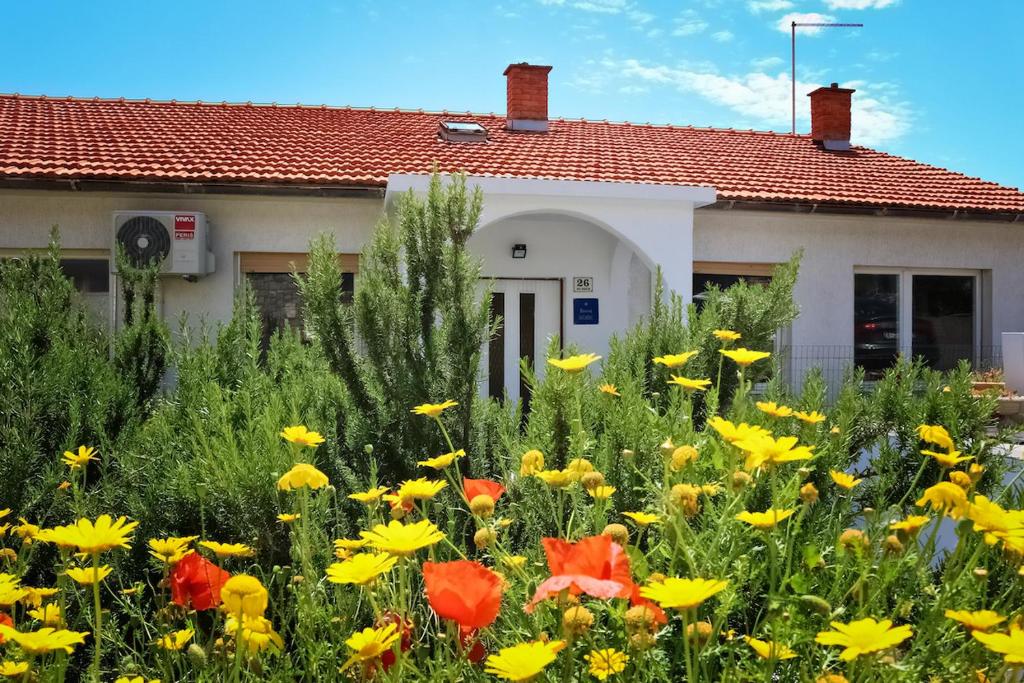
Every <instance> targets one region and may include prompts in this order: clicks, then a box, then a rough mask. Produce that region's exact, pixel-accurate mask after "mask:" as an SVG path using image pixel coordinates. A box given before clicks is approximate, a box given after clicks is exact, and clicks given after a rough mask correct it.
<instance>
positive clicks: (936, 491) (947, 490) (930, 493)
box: [914, 481, 967, 519]
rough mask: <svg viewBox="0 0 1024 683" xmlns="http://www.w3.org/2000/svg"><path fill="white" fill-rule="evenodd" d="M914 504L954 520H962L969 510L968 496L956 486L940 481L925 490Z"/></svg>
mask: <svg viewBox="0 0 1024 683" xmlns="http://www.w3.org/2000/svg"><path fill="white" fill-rule="evenodd" d="M914 504H915V505H917V506H918V507H925V506H930V507H931V508H932V509H933V510H935V511H937V512H941V513H943V514H945V515H947V516H949V517H951V518H952V519H960V517H962V516H963V513H964V512H966V510H967V494H966V493H964V490H963V489H962V488H960V487H959V486H957V485H956V484H953V483H951V482H948V481H940V482H939V483H938V484H935V485H934V486H931V487H929V488H927V489H925V490H924V493H923V494H922V495H921V497H920V498H919V499H918V500H917V501H916V502H915V503H914Z"/></svg>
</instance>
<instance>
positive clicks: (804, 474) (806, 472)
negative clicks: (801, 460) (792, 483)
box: [796, 467, 814, 479]
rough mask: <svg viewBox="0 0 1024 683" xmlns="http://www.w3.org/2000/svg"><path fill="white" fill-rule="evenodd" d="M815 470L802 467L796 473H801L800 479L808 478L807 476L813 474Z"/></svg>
mask: <svg viewBox="0 0 1024 683" xmlns="http://www.w3.org/2000/svg"><path fill="white" fill-rule="evenodd" d="M813 471H814V470H812V469H811V468H809V467H801V468H800V469H798V470H797V471H796V473H797V474H799V475H800V479H806V478H807V477H809V476H811V472H813Z"/></svg>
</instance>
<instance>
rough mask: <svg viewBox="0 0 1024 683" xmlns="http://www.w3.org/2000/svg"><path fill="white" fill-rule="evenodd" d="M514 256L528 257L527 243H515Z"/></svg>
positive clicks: (513, 247) (513, 246)
mask: <svg viewBox="0 0 1024 683" xmlns="http://www.w3.org/2000/svg"><path fill="white" fill-rule="evenodd" d="M512 258H526V245H525V244H513V245H512Z"/></svg>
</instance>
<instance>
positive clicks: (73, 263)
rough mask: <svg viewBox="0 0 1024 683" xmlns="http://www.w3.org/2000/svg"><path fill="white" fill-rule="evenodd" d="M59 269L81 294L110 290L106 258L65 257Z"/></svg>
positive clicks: (103, 292) (100, 292)
mask: <svg viewBox="0 0 1024 683" xmlns="http://www.w3.org/2000/svg"><path fill="white" fill-rule="evenodd" d="M60 269H61V270H62V271H64V275H65V276H66V277H69V278H71V280H72V282H74V283H75V289H77V290H78V291H79V292H82V293H83V294H106V293H108V292H109V291H110V266H109V261H107V259H85V258H81V259H79V258H66V259H61V260H60Z"/></svg>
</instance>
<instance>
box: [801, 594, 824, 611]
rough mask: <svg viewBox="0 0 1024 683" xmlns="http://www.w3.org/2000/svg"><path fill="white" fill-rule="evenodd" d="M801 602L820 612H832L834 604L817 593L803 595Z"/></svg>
mask: <svg viewBox="0 0 1024 683" xmlns="http://www.w3.org/2000/svg"><path fill="white" fill-rule="evenodd" d="M800 602H801V603H802V604H803V605H804V606H806V607H808V608H810V609H812V610H814V611H815V612H817V613H818V614H832V605H830V604H829V603H828V600H825V599H824V598H820V597H818V596H817V595H801V596H800Z"/></svg>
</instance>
